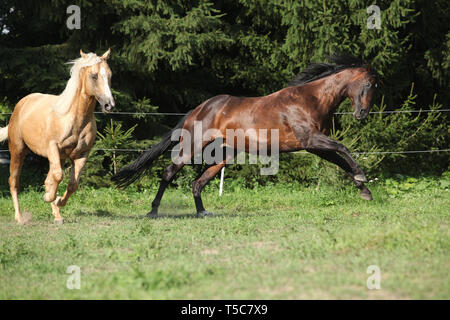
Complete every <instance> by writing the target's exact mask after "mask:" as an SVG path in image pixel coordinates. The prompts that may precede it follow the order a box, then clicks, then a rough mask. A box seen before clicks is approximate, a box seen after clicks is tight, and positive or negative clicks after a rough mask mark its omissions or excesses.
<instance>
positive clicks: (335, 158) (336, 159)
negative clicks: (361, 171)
mask: <svg viewBox="0 0 450 320" xmlns="http://www.w3.org/2000/svg"><path fill="white" fill-rule="evenodd" d="M308 151H309V152H310V153H313V154H315V155H317V156H319V157H321V158H322V159H324V160H327V161H329V162H331V163H334V164H335V165H337V166H339V167H340V168H342V169H343V170H344V171H345V172H346V173H347V174H348V175H349V177H350V178H351V179H352V180H353V182H354V184H355V185H356V187H357V188H358V189H359V190H361V193H360V196H361V198H363V199H364V200H373V198H372V193H371V192H370V190H369V189H367V187H366V186H365V185H364V183H363V182H361V181H357V180H355V175H354V174H353V170H352V168H351V167H350V165H349V164H348V162H347V161H346V160H345V159H344V158H342V157H341V156H340V155H338V154H337V153H336V152H335V151H318V150H308Z"/></svg>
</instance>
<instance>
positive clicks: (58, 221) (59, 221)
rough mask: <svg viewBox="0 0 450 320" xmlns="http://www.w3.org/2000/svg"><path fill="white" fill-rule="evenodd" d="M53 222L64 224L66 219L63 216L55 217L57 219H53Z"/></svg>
mask: <svg viewBox="0 0 450 320" xmlns="http://www.w3.org/2000/svg"><path fill="white" fill-rule="evenodd" d="M53 222H54V223H55V224H57V225H62V224H64V219H63V218H61V219H55V220H53Z"/></svg>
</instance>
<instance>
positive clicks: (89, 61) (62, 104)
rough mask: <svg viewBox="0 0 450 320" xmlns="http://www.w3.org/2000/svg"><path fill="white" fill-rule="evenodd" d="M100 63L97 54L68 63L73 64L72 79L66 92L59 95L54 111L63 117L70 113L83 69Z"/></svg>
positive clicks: (89, 54) (87, 55)
mask: <svg viewBox="0 0 450 320" xmlns="http://www.w3.org/2000/svg"><path fill="white" fill-rule="evenodd" d="M100 62H102V59H101V58H100V57H99V56H97V55H96V54H95V53H88V54H86V56H85V57H84V58H83V57H82V58H78V59H75V60H73V61H70V62H68V64H73V66H72V68H70V79H69V81H68V82H67V85H66V88H65V89H64V91H63V92H62V93H61V94H60V95H59V97H58V100H57V101H56V104H55V105H53V106H52V107H53V110H55V111H56V112H58V113H59V114H61V115H64V114H66V113H67V112H68V111H69V109H70V106H71V104H72V101H73V98H74V97H75V94H76V93H77V89H78V85H79V82H80V72H81V69H83V68H85V67H90V66H93V65H95V64H97V63H100Z"/></svg>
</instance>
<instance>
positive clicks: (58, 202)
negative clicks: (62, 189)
mask: <svg viewBox="0 0 450 320" xmlns="http://www.w3.org/2000/svg"><path fill="white" fill-rule="evenodd" d="M53 204H54V205H55V206H58V207H61V205H62V201H61V197H60V196H58V197H56V199H55V200H54V201H53Z"/></svg>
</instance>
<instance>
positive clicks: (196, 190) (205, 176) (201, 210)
mask: <svg viewBox="0 0 450 320" xmlns="http://www.w3.org/2000/svg"><path fill="white" fill-rule="evenodd" d="M224 166H225V161H222V162H220V163H218V164H216V165H213V166H211V167H209V168H207V169H206V170H205V171H204V172H203V173H202V175H201V176H200V177H199V178H198V179H197V180H195V181H194V182H193V183H192V193H193V194H194V201H195V208H196V209H197V217H200V218H202V217H205V216H210V215H212V213H211V212H208V211H206V210H205V207H204V206H203V201H202V197H201V193H202V189H203V187H204V186H206V184H207V183H208V182H209V181H211V180H212V179H213V178H214V177H215V176H216V174H217V173H218V172H219V171H220V170H221V169H222V168H223V167H224Z"/></svg>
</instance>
